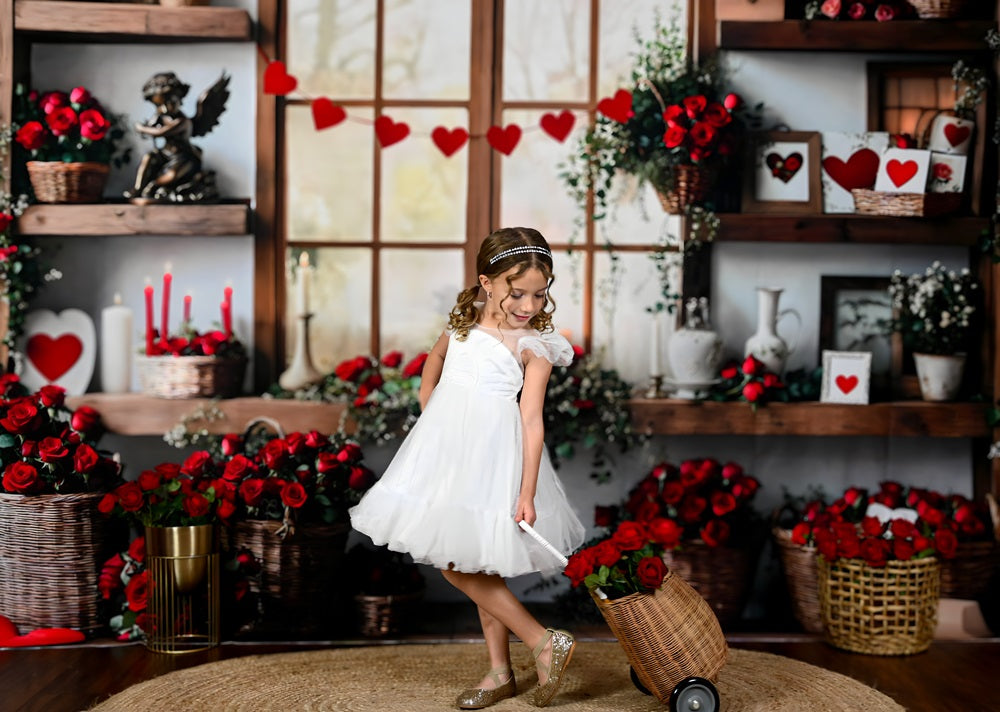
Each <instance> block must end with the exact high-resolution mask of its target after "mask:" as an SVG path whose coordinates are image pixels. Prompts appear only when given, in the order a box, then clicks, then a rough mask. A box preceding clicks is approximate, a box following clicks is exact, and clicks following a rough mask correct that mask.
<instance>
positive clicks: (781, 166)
mask: <svg viewBox="0 0 1000 712" xmlns="http://www.w3.org/2000/svg"><path fill="white" fill-rule="evenodd" d="M764 160H765V162H766V163H767V167H768V168H770V169H771V175H772V176H774V177H775V178H777V179H778V180H780V181H782V182H784V183H787V182H788V181H790V180H791V179H792V178H793V177H794V176H795V174H796V173H798V172H799V169H800V168H802V154H801V153H799V152H798V151H796V152H795V153H790V154H788V155H787V156H785V157H782V156H781V154H778V153H774V152H772V153H769V154H767V158H766V159H764Z"/></svg>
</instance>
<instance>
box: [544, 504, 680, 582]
mask: <svg viewBox="0 0 1000 712" xmlns="http://www.w3.org/2000/svg"><path fill="white" fill-rule="evenodd" d="M679 537H680V530H679V529H678V528H677V527H676V526H675V525H673V523H671V522H669V521H668V520H666V519H656V520H651V521H649V522H648V523H645V522H634V521H625V522H622V523H621V524H619V525H618V527H617V529H615V531H614V533H613V534H612V535H611V536H610V537H608V538H606V539H603V540H600V541H598V542H597V543H594V544H593V545H591V546H588V547H585V548H583V549H581V550H580V551H578V552H576V553H575V554H573V555H572V556H570V557H569V562H568V563H567V564H566V568H565V570H564V571H563V573H564V574H565V575H566V576H567V577H568V578H569V580H570V584H571V585H572V586H573V588H576V587H578V586H579V585H580V584H583V585H585V586H586V587H587V588H588V589H591V590H593V589H595V588H600V589H601V590H602V591H603V592H604V594H605V595H606V596H607V597H608V598H612V599H613V598H622V597H623V596H628V595H630V594H632V593H648V592H650V591H654V590H656V589H657V588H659V587H660V585H661V584H662V583H663V577H664V576H666V575H667V565H666V564H665V563H664V562H663V553H664V551H666V550H667V549H671V548H673V547H675V546H677V544H678V542H679Z"/></svg>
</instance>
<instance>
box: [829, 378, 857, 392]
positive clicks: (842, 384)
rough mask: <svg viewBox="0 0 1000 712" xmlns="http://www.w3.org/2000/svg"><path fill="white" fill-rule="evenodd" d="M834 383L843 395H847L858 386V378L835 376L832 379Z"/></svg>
mask: <svg viewBox="0 0 1000 712" xmlns="http://www.w3.org/2000/svg"><path fill="white" fill-rule="evenodd" d="M834 383H836V384H837V388H839V389H840V390H841V391H842V392H843V393H844V395H847V394H848V393H850V392H851V391H853V390H854V389H855V388H856V387H857V385H858V377H857V376H837V377H836V378H835V379H834Z"/></svg>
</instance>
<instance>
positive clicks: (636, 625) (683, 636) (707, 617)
mask: <svg viewBox="0 0 1000 712" xmlns="http://www.w3.org/2000/svg"><path fill="white" fill-rule="evenodd" d="M591 596H593V598H594V603H596V604H597V608H598V610H600V612H601V615H602V616H604V620H605V621H607V624H608V627H609V628H611V632H612V633H614V634H615V637H616V638H618V642H619V643H620V644H621V646H622V649H624V650H625V655H626V656H627V657H628V660H629V663H631V665H632V668H633V669H634V670H635V673H636V677H638V678H639V681H640V682H641V683H642V684H643V685H644V686H645V687H646V689H648V690H649V691H650V692H651V693H652V694H653V695H654V696H655V697H656V698H657V699H658V700H660V701H661V702H666V701H667V700H669V699H670V694H671V693H672V692H673V690H674V687H676V686H677V683H679V682H681V681H682V680H684V679H685V678H688V677H691V676H697V677H704V678H706V679H708V680H711V681H712V682H715V681H716V679H717V678H718V675H719V671H720V670H721V669H722V666H723V665H725V664H726V657H727V656H728V654H729V648H728V646H727V645H726V638H725V636H724V635H723V634H722V628H721V627H720V626H719V621H718V619H717V618H716V617H715V614H714V613H712V609H711V608H710V607H709V606H708V604H707V603H706V602H705V599H703V598H702V597H701V596H699V595H698V594H697V593H696V592H695V590H694V589H693V588H691V587H690V586H688V585H687V584H686V583H685V582H684V581H683V580H682V579H681V578H680V577H679V576H677V575H676V574H675V573H673V572H667V575H666V577H665V578H664V579H663V585H662V586H660V588H658V589H657V590H656V591H654V592H653V593H652V594H649V593H633V594H632V595H630V596H625V597H624V598H616V599H614V600H606V599H605V600H602V599H601V598H599V597H598V596H597V595H595V593H594V591H591Z"/></svg>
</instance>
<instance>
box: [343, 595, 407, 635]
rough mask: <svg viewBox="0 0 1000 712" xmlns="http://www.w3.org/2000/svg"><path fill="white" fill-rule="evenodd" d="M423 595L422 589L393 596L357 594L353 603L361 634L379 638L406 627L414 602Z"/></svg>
mask: <svg viewBox="0 0 1000 712" xmlns="http://www.w3.org/2000/svg"><path fill="white" fill-rule="evenodd" d="M423 595H424V592H423V591H414V592H413V593H400V594H396V595H395V596H366V595H364V594H358V595H357V596H355V597H354V605H355V608H356V609H357V612H358V626H359V629H360V631H361V635H363V636H365V637H368V638H381V637H384V636H386V635H396V634H398V633H400V632H402V631H403V630H405V629H406V624H407V622H408V620H409V618H410V615H411V613H412V612H413V608H414V606H415V604H416V603H417V602H418V601H419V600H420V599H421V598H423Z"/></svg>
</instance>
